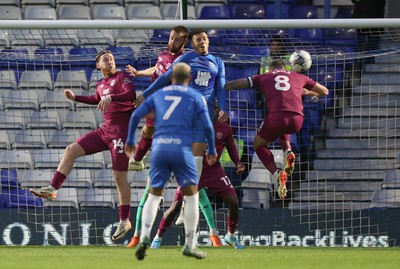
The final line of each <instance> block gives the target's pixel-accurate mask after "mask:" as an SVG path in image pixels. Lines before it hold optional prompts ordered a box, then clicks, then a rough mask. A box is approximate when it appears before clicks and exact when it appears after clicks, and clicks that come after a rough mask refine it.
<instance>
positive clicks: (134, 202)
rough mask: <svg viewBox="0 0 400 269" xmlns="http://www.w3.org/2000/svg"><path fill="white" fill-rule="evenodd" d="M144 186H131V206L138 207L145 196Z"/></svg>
mask: <svg viewBox="0 0 400 269" xmlns="http://www.w3.org/2000/svg"><path fill="white" fill-rule="evenodd" d="M144 190H145V189H144V188H131V203H130V205H131V207H138V206H139V203H140V200H141V199H142V197H143V193H144Z"/></svg>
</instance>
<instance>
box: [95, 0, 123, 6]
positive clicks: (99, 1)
mask: <svg viewBox="0 0 400 269" xmlns="http://www.w3.org/2000/svg"><path fill="white" fill-rule="evenodd" d="M123 4H124V0H89V5H120V6H122V5H123Z"/></svg>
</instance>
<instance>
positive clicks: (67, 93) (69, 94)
mask: <svg viewBox="0 0 400 269" xmlns="http://www.w3.org/2000/svg"><path fill="white" fill-rule="evenodd" d="M64 96H65V97H66V98H68V99H69V100H72V101H75V93H74V92H73V91H71V90H64Z"/></svg>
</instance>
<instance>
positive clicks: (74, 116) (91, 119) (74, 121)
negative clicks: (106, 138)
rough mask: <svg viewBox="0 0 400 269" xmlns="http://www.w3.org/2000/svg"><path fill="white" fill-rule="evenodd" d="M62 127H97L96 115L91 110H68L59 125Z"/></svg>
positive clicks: (92, 128)
mask: <svg viewBox="0 0 400 269" xmlns="http://www.w3.org/2000/svg"><path fill="white" fill-rule="evenodd" d="M61 127H62V128H63V129H65V128H70V129H90V130H94V129H96V128H97V123H96V116H95V114H94V112H93V111H92V110H85V111H68V112H67V115H66V118H65V120H64V121H63V123H62V126H61Z"/></svg>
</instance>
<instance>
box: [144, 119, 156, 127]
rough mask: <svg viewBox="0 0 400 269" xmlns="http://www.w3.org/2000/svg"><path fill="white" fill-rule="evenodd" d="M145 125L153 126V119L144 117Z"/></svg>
mask: <svg viewBox="0 0 400 269" xmlns="http://www.w3.org/2000/svg"><path fill="white" fill-rule="evenodd" d="M146 126H148V127H153V128H154V120H153V119H149V118H146Z"/></svg>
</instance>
